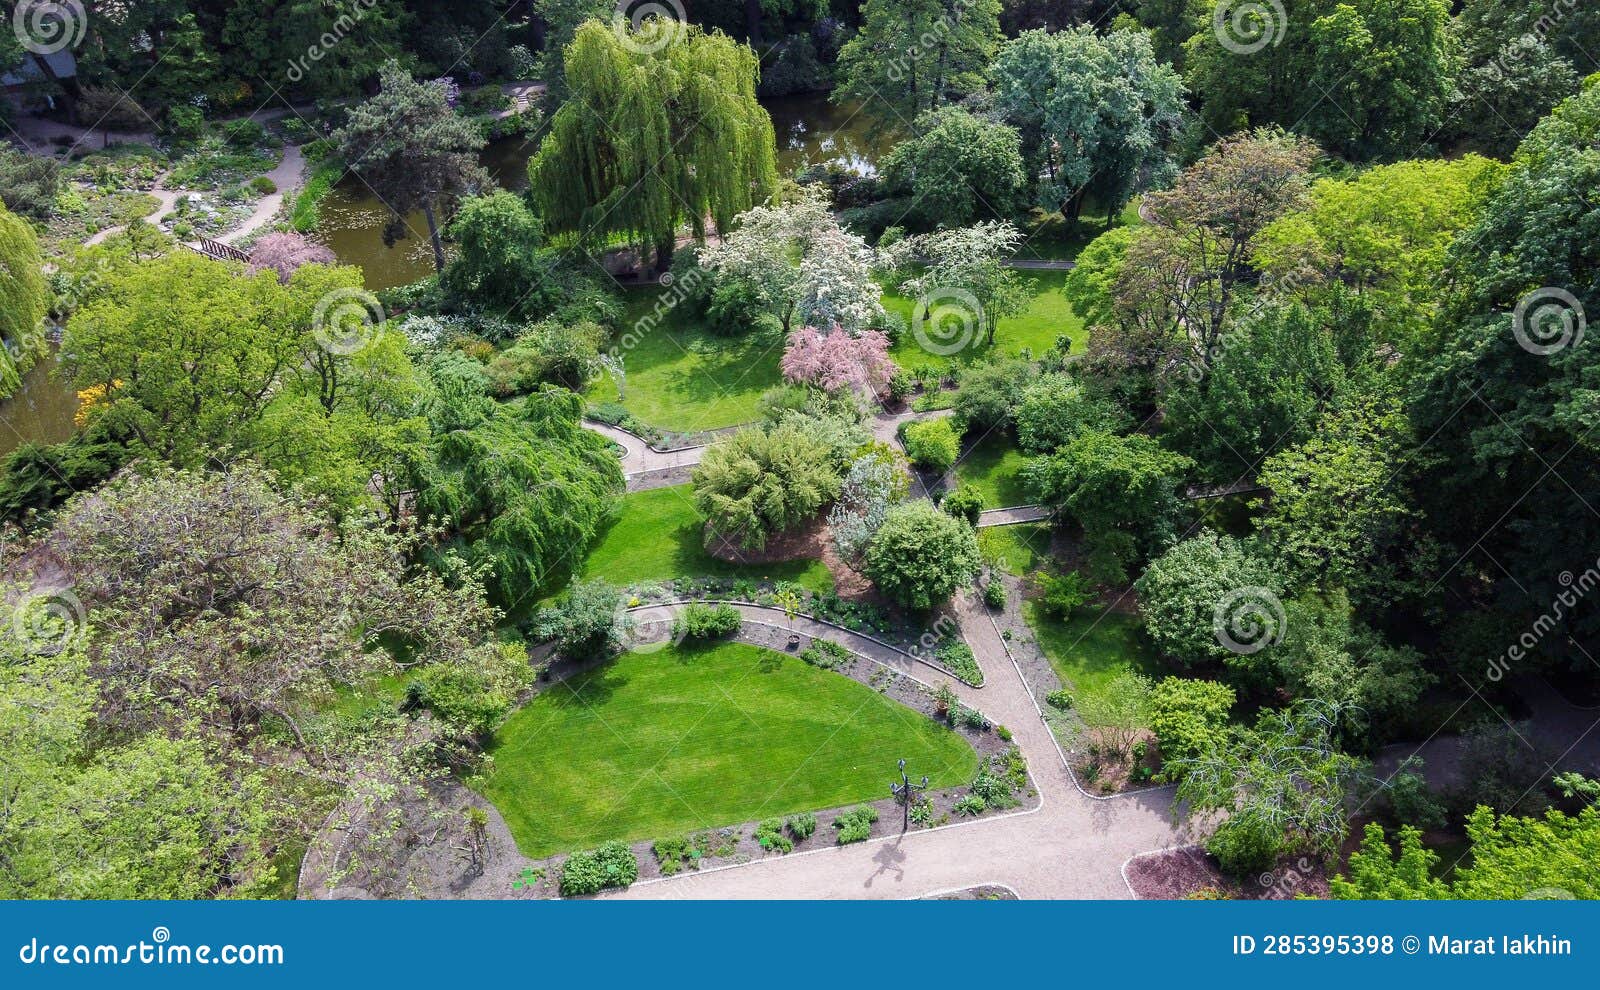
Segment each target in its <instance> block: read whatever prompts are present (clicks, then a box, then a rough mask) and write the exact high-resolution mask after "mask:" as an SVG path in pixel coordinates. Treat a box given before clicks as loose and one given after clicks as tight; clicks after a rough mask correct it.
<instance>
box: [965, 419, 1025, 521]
mask: <svg viewBox="0 0 1600 990" xmlns="http://www.w3.org/2000/svg"><path fill="white" fill-rule="evenodd" d="M1025 461H1026V458H1024V457H1023V456H1022V451H1020V450H1018V449H1017V446H1016V444H1014V443H1012V442H1011V437H1010V436H1008V435H1006V434H1004V433H1001V432H999V431H995V432H993V433H990V434H989V435H988V436H986V437H984V438H983V439H982V440H980V441H978V443H977V445H976V446H974V447H973V448H972V449H971V450H969V451H967V452H966V453H965V454H964V455H962V457H961V459H960V460H959V461H957V462H956V478H957V479H959V480H960V482H961V487H963V488H976V489H977V490H978V492H979V494H981V495H982V496H983V507H984V508H985V509H1003V508H1006V507H1007V506H1012V505H1027V504H1028V502H1029V501H1030V500H1029V498H1028V493H1027V491H1026V490H1025V489H1024V488H1023V486H1022V479H1021V477H1019V472H1021V471H1022V465H1023V464H1024V462H1025Z"/></svg>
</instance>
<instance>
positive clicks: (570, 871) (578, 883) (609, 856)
mask: <svg viewBox="0 0 1600 990" xmlns="http://www.w3.org/2000/svg"><path fill="white" fill-rule="evenodd" d="M637 879H639V860H638V859H637V858H636V857H635V856H634V855H633V850H632V849H630V848H628V844H627V843H625V842H607V843H606V844H605V845H603V846H601V847H600V848H598V849H591V850H588V851H586V852H576V853H573V854H572V855H571V856H568V857H567V861H566V862H565V863H563V864H561V896H563V897H575V896H581V895H583V894H593V893H596V892H598V891H601V890H605V889H606V888H607V887H626V886H628V884H630V883H633V882H634V881H635V880H637Z"/></svg>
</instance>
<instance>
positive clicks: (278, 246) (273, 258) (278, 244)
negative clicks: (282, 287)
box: [250, 232, 337, 282]
mask: <svg viewBox="0 0 1600 990" xmlns="http://www.w3.org/2000/svg"><path fill="white" fill-rule="evenodd" d="M336 260H337V259H336V258H334V255H333V252H332V251H330V250H328V248H327V247H325V246H323V245H321V244H318V243H317V242H316V241H314V240H312V239H311V238H309V237H307V236H305V235H304V234H292V233H288V232H280V233H275V234H268V235H266V236H265V237H263V238H261V240H259V241H256V245H255V247H253V248H251V249H250V271H251V272H252V273H254V272H259V271H264V270H266V269H268V268H270V269H272V270H273V271H275V272H277V273H278V281H280V282H288V281H289V276H290V275H293V274H294V271H295V269H296V268H299V267H300V266H301V265H331V264H333V263H334V262H335V261H336Z"/></svg>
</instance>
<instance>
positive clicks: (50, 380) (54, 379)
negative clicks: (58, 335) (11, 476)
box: [0, 350, 78, 456]
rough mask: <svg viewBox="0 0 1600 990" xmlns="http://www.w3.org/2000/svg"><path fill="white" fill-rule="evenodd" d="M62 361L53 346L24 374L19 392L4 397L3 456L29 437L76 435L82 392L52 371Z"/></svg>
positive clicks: (56, 439)
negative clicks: (79, 393)
mask: <svg viewBox="0 0 1600 990" xmlns="http://www.w3.org/2000/svg"><path fill="white" fill-rule="evenodd" d="M59 364H60V359H59V358H58V357H57V355H56V352H55V351H54V350H52V351H51V352H50V353H49V354H47V355H45V356H44V357H41V358H40V359H39V361H38V363H36V364H35V365H34V366H33V367H32V368H29V369H28V373H27V374H25V375H23V376H22V386H21V387H20V388H18V389H17V391H16V393H15V394H13V395H12V396H11V397H10V398H9V399H3V400H0V456H4V455H6V454H9V453H11V452H12V451H13V450H16V449H17V448H18V447H20V446H22V444H23V442H24V441H27V440H37V441H39V442H40V443H60V442H61V441H63V440H65V439H67V438H68V437H70V436H72V429H73V424H72V417H73V414H75V413H76V412H77V411H78V394H77V393H76V392H74V391H73V390H72V386H70V385H68V384H67V383H66V382H64V381H62V380H61V378H60V377H59V376H56V375H53V374H52V372H54V371H55V370H56V367H57V366H58V365H59Z"/></svg>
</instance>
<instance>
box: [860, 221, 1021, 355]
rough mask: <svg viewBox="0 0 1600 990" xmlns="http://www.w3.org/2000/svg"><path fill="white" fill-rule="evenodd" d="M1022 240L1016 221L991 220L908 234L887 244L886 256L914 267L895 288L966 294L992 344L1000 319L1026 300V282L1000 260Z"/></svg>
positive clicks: (924, 296) (917, 295)
mask: <svg viewBox="0 0 1600 990" xmlns="http://www.w3.org/2000/svg"><path fill="white" fill-rule="evenodd" d="M1021 243H1022V234H1021V232H1019V231H1018V230H1017V228H1016V227H1014V226H1012V225H1011V224H1010V223H1007V222H1006V221H1003V220H991V221H986V222H984V223H976V224H973V225H972V226H970V227H956V228H954V229H952V230H939V231H935V232H933V233H931V234H919V235H917V236H915V237H908V238H906V239H905V240H902V241H898V242H896V243H895V245H894V246H893V247H892V248H889V249H888V256H887V258H886V259H885V260H886V261H887V262H888V263H889V264H890V266H891V267H893V268H896V269H899V270H902V271H909V270H913V269H915V270H914V271H913V273H912V274H910V275H908V276H907V277H906V278H905V279H904V280H903V281H902V282H901V283H900V291H901V292H903V293H905V294H906V295H908V296H910V297H912V298H913V299H919V300H929V299H936V298H940V297H948V296H950V295H951V294H965V295H967V296H969V297H971V299H972V300H973V301H975V302H976V303H977V305H978V309H979V312H977V313H975V314H973V315H974V316H975V317H977V318H978V319H979V320H981V322H982V325H983V330H984V334H985V337H986V339H987V341H988V343H991V344H992V343H994V334H995V329H996V327H998V325H999V323H1000V320H1001V319H1003V318H1004V317H1007V316H1014V315H1016V314H1017V313H1020V312H1022V310H1023V309H1024V308H1025V307H1026V306H1027V304H1028V291H1027V287H1026V286H1025V285H1023V282H1022V279H1021V278H1019V277H1018V276H1017V273H1016V272H1015V271H1013V270H1012V269H1010V268H1008V267H1006V265H1005V259H1007V258H1009V257H1011V255H1012V254H1014V253H1016V250H1017V247H1018V246H1019V245H1020V244H1021Z"/></svg>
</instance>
